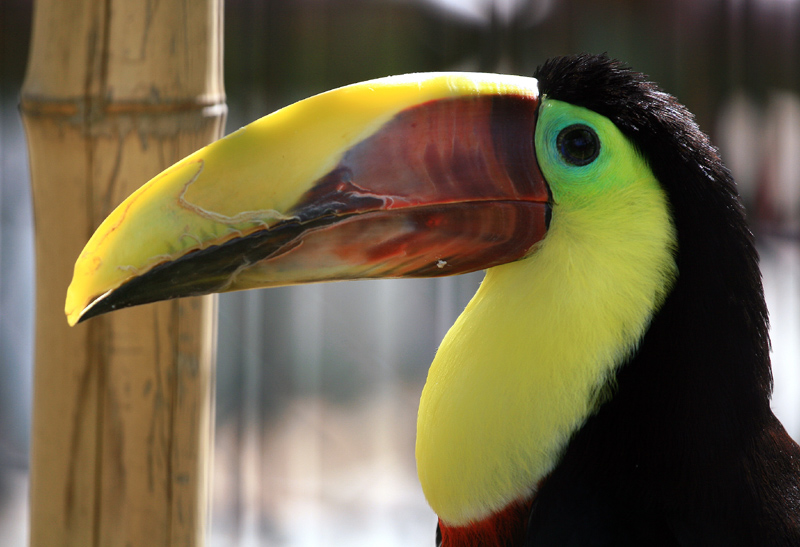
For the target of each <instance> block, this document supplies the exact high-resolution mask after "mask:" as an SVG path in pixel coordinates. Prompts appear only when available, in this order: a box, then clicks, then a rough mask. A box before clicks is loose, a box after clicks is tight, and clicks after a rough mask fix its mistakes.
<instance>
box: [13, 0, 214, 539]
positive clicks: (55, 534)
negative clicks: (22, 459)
mask: <svg viewBox="0 0 800 547" xmlns="http://www.w3.org/2000/svg"><path fill="white" fill-rule="evenodd" d="M221 2H222V0H196V1H192V2H185V1H179V0H162V1H161V2H130V1H129V0H69V1H64V0H37V2H36V4H35V8H34V9H35V11H34V26H33V38H32V47H31V55H30V58H29V64H28V70H27V74H26V79H25V82H24V85H23V89H22V99H21V110H22V115H23V121H24V125H25V130H26V134H27V139H28V147H29V152H30V162H31V176H32V185H33V197H34V215H35V226H36V261H37V266H36V284H37V285H36V286H37V301H36V314H37V319H36V364H35V372H34V415H33V434H32V449H31V452H32V454H31V458H32V461H31V490H30V504H31V524H30V531H31V539H30V544H31V546H33V547H44V546H47V547H59V546H76V547H77V546H79V547H96V546H114V547H116V546H119V547H123V546H124V547H137V546H144V547H161V546H164V547H166V546H198V545H203V543H204V540H203V535H204V532H205V529H206V521H207V507H208V489H209V470H210V464H211V461H210V458H211V447H212V423H213V398H212V395H213V378H214V376H213V355H214V336H215V335H214V333H215V325H214V322H215V320H216V319H215V306H216V301H215V300H213V298H203V299H187V300H184V301H173V302H167V303H162V304H157V305H151V306H143V307H140V308H133V309H130V310H123V311H121V312H117V313H114V314H111V315H109V316H104V317H100V318H97V319H92V320H89V321H87V322H86V323H84V324H81V325H78V326H77V327H75V328H72V329H71V328H69V327H68V326H67V323H66V320H65V318H64V313H63V307H64V297H65V291H66V288H67V285H68V283H69V280H70V278H71V275H72V266H73V263H74V261H75V259H76V258H77V256H78V254H79V253H80V251H81V249H82V247H83V245H84V244H85V243H86V241H87V240H88V238H89V236H90V235H91V233H92V232H93V230H94V229H95V228H96V227H97V226H98V224H99V223H100V221H101V220H102V219H103V218H104V217H105V216H106V215H107V214H108V213H109V212H110V211H111V210H112V208H113V207H114V206H115V205H116V204H117V203H119V202H120V201H121V200H122V199H123V198H125V197H126V196H127V195H128V194H129V193H130V192H132V191H133V190H134V189H135V188H137V187H138V186H140V185H141V184H142V183H144V182H145V181H147V180H148V179H149V178H151V177H152V176H153V175H155V174H157V173H158V172H159V171H161V170H162V169H164V168H166V167H167V166H168V165H170V164H171V163H173V162H175V161H177V160H178V159H180V158H181V157H183V156H185V155H187V154H188V153H190V152H192V151H194V150H196V149H197V148H200V147H201V146H203V145H204V144H206V143H208V142H210V141H212V140H214V139H215V138H217V137H219V136H220V134H221V132H222V129H223V125H224V116H225V105H224V91H223V84H222V45H221V39H222V20H221V19H222V5H221Z"/></svg>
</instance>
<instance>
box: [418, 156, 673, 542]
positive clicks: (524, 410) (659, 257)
mask: <svg viewBox="0 0 800 547" xmlns="http://www.w3.org/2000/svg"><path fill="white" fill-rule="evenodd" d="M674 246H675V235H674V229H673V227H672V224H671V220H670V215H669V210H668V204H667V199H666V197H665V195H664V192H663V190H662V189H661V187H660V186H659V185H658V183H657V181H656V180H655V179H654V178H653V176H652V174H650V172H649V170H648V169H646V167H644V166H643V167H642V169H641V172H640V173H634V174H633V176H632V179H631V180H630V181H629V183H626V184H624V185H621V187H620V188H616V189H614V190H607V191H605V192H604V193H603V194H602V195H601V196H598V197H596V198H595V199H593V202H592V204H591V206H584V205H581V204H580V203H578V204H576V205H574V206H560V205H556V206H555V207H554V210H553V221H552V224H551V226H550V229H549V232H548V235H547V237H546V238H545V239H544V240H543V241H542V242H541V243H540V244H539V247H538V248H537V249H535V250H534V251H533V252H532V253H531V254H530V255H529V256H528V257H527V258H526V259H524V260H521V261H518V262H515V263H511V264H506V265H503V266H499V267H496V268H492V269H491V270H489V271H488V272H487V274H486V278H485V280H484V281H483V283H482V285H481V287H480V289H479V290H478V292H477V294H476V295H475V296H474V298H473V299H472V301H471V302H470V303H469V305H468V306H467V308H466V310H465V311H464V313H463V314H462V315H461V317H459V319H458V320H457V322H456V323H455V325H454V326H453V327H452V328H451V329H450V332H449V333H448V334H447V336H446V337H445V339H444V341H443V342H442V345H441V347H440V349H439V351H438V353H437V355H436V358H435V360H434V362H433V364H432V366H431V369H430V372H429V375H428V381H427V384H426V385H425V389H424V390H423V393H422V400H421V404H420V410H419V418H418V425H417V449H416V456H417V468H418V473H419V478H420V481H421V483H422V487H423V490H424V492H425V495H426V497H427V499H428V502H429V503H430V505H431V507H432V508H433V509H434V511H435V512H436V513H437V514H438V515H439V517H440V518H442V520H443V521H444V522H446V523H447V524H449V525H453V526H461V525H465V524H467V523H469V522H474V521H478V520H481V519H483V518H485V517H487V516H488V515H490V514H492V513H494V512H496V511H498V510H500V509H502V508H503V507H504V506H506V505H507V504H508V503H509V502H511V501H514V500H518V499H520V498H524V497H528V496H529V495H530V494H532V491H533V489H534V488H535V485H536V484H537V482H538V481H539V480H540V479H541V478H543V477H544V476H546V475H547V473H548V472H549V471H550V470H551V469H552V468H553V467H554V465H555V464H556V462H557V460H558V458H559V455H560V452H561V451H562V449H563V448H564V447H565V445H566V443H567V441H568V439H569V436H570V435H571V434H572V433H573V432H574V431H575V430H576V429H577V428H579V427H580V426H581V424H582V423H583V422H584V420H585V419H586V418H587V417H588V415H589V414H590V413H591V412H592V411H593V410H594V408H595V407H596V405H597V397H598V390H599V389H602V388H603V387H604V386H606V381H607V379H608V377H609V375H610V374H611V373H612V372H613V371H614V368H615V367H616V366H617V365H618V364H619V363H620V362H621V361H622V360H623V359H624V358H625V356H626V355H627V354H629V352H631V351H632V350H634V349H635V346H636V344H637V343H638V341H639V340H640V339H641V337H642V335H643V333H644V332H645V330H646V329H647V326H648V324H649V322H650V320H651V318H652V315H653V313H654V311H655V310H657V309H658V307H659V306H660V304H661V303H662V302H663V299H664V298H665V296H666V293H667V292H668V290H669V288H670V287H671V284H672V282H673V280H674V277H675V275H676V271H675V264H674V258H673V256H674Z"/></svg>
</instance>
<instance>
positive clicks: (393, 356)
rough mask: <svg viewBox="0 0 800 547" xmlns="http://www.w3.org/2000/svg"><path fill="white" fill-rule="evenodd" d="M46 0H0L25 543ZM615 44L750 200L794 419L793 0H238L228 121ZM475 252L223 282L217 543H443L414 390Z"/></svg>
mask: <svg viewBox="0 0 800 547" xmlns="http://www.w3.org/2000/svg"><path fill="white" fill-rule="evenodd" d="M31 9H32V5H31V0H0V538H3V540H2V543H3V545H8V546H10V547H16V546H21V545H24V544H25V538H26V533H27V531H26V526H27V524H26V502H27V490H26V488H27V486H26V480H27V467H28V446H29V431H28V430H29V427H30V407H31V398H32V395H31V366H32V359H33V351H34V340H33V337H32V331H33V316H32V315H33V298H34V292H33V291H34V287H33V235H32V231H33V219H32V214H31V204H30V190H29V178H28V164H27V156H26V148H25V140H24V135H23V132H22V126H21V123H20V118H19V114H18V111H17V103H18V95H19V89H20V86H21V84H22V78H23V75H24V70H25V62H26V59H27V50H28V45H29V41H30V24H31ZM581 51H588V52H604V51H605V52H608V53H609V54H610V55H611V56H613V57H617V58H620V59H622V60H624V61H626V62H628V63H629V64H631V65H632V66H634V67H635V68H636V69H638V70H641V71H643V72H645V73H647V74H649V75H650V76H651V77H652V78H653V79H654V80H655V81H658V82H659V83H660V84H661V85H662V86H663V87H664V88H665V89H666V90H667V91H669V92H670V93H673V94H675V95H677V96H678V98H679V99H680V100H681V102H683V103H685V104H686V105H687V106H688V107H689V109H690V110H691V111H692V112H694V113H695V114H696V116H697V119H698V121H699V123H700V126H701V127H702V128H703V129H704V130H705V131H706V132H708V133H709V134H710V135H711V137H712V140H713V141H714V142H715V143H716V144H717V145H718V146H719V147H720V148H721V151H722V155H723V158H724V159H725V160H726V163H727V164H728V166H729V167H730V168H731V169H732V171H733V173H734V175H735V177H736V179H737V181H738V183H739V187H740V191H741V193H742V195H743V197H744V200H745V202H746V206H747V209H748V212H749V216H750V219H751V223H752V226H753V229H754V230H755V232H756V235H757V240H758V244H759V250H760V253H761V257H762V269H763V274H764V281H765V287H766V291H767V300H768V305H769V307H770V312H771V317H772V342H773V366H774V373H775V396H774V401H773V408H774V409H775V412H776V413H777V414H778V416H779V418H780V419H781V420H782V421H783V423H784V424H785V426H786V427H787V429H788V430H789V432H790V433H791V434H792V435H793V436H794V437H795V438H796V439H797V438H800V361H799V360H798V357H799V356H800V347H798V346H799V342H798V334H800V325H798V322H799V321H800V295H799V293H800V245H799V243H800V240H799V239H798V238H799V236H800V1H798V0H658V1H655V0H654V1H644V0H494V1H493V0H283V1H275V0H272V1H258V0H227V1H226V3H225V84H226V90H227V94H228V105H229V117H228V132H230V131H232V130H235V129H237V128H238V127H240V126H242V125H244V124H246V123H248V122H249V121H252V120H254V119H256V118H258V117H261V116H263V115H265V114H267V113H269V112H271V111H273V110H275V109H277V108H279V107H282V106H284V105H286V104H289V103H291V102H294V101H296V100H298V99H301V98H303V97H306V96H308V95H311V94H314V93H318V92H321V91H324V90H327V89H330V88H333V87H337V86H341V85H344V84H348V83H352V82H356V81H360V80H365V79H369V78H375V77H380V76H386V75H389V74H397V73H404V72H419V71H432V70H467V71H490V72H507V73H515V74H523V75H530V74H531V73H532V72H533V70H534V69H535V67H536V66H537V65H538V64H540V63H541V62H543V61H544V60H545V59H547V58H548V57H550V56H553V55H558V54H565V53H574V52H581ZM480 279H481V274H479V273H478V274H471V275H467V276H462V277H458V278H450V279H440V280H404V281H379V282H367V281H362V282H352V283H341V284H332V285H318V286H307V287H300V288H286V289H271V290H268V291H258V292H247V293H237V294H230V295H224V296H223V297H222V298H221V302H220V320H219V325H220V332H219V356H218V373H217V374H218V376H217V381H218V385H217V415H216V451H215V476H214V496H213V501H212V511H213V517H212V524H211V541H210V544H211V545H212V546H223V545H224V546H228V545H230V546H250V545H275V546H284V545H286V546H301V545H302V546H306V545H307V546H320V545H336V546H341V545H348V546H350V545H352V546H360V545H371V546H374V545H381V546H384V545H385V546H393V545H397V546H407V545H432V544H433V534H434V529H435V522H436V520H435V517H434V515H433V513H432V512H431V511H430V510H429V509H428V508H427V505H426V504H425V501H424V498H423V497H422V494H421V491H420V488H419V486H418V483H417V479H416V471H415V465H414V433H415V421H416V409H417V402H418V398H419V393H420V391H421V389H422V385H423V383H424V380H425V375H426V372H427V367H428V364H429V363H430V361H431V359H432V357H433V354H434V352H435V349H436V346H437V344H438V342H439V340H440V339H441V337H442V336H443V335H444V333H445V331H446V330H447V328H448V327H449V326H450V324H451V323H452V321H453V320H454V319H455V317H456V316H457V315H458V313H459V312H460V311H461V309H463V307H464V305H465V304H466V302H467V301H468V300H469V298H470V296H471V295H472V293H473V292H474V290H475V288H476V287H477V285H478V283H479V282H480Z"/></svg>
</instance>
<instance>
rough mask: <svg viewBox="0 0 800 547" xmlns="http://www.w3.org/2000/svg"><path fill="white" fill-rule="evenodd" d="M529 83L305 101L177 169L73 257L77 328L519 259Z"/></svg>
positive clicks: (365, 86) (399, 84)
mask: <svg viewBox="0 0 800 547" xmlns="http://www.w3.org/2000/svg"><path fill="white" fill-rule="evenodd" d="M537 105H538V92H537V89H536V80H533V79H531V78H522V77H516V76H498V75H493V74H462V73H440V74H414V75H408V76H399V77H392V78H384V79H380V80H373V81H370V82H365V83H361V84H355V85H352V86H347V87H344V88H340V89H337V90H334V91H330V92H328V93H323V94H321V95H317V96H315V97H311V98H310V99H306V100H304V101H301V102H299V103H296V104H294V105H292V106H289V107H287V108H284V109H282V110H279V111H277V112H275V113H274V114H271V115H269V116H266V117H265V118H262V119H260V120H258V121H256V122H254V123H252V124H250V125H248V126H246V127H244V128H242V129H240V130H239V131H237V132H235V133H233V134H231V135H229V136H228V137H226V138H224V139H222V140H219V141H217V142H215V143H214V144H211V145H210V146H207V147H206V148H203V149H202V150H200V151H198V152H196V153H194V154H192V155H191V156H189V157H187V158H186V159H184V160H182V161H180V162H179V163H177V164H175V165H173V166H172V167H170V168H169V169H167V170H166V171H164V172H163V173H161V174H160V175H158V176H157V177H155V178H154V179H152V180H151V181H150V182H148V183H147V184H145V185H144V186H142V187H141V188H140V189H139V190H137V191H136V192H135V193H134V194H132V195H131V196H130V197H129V198H128V199H127V200H125V201H124V202H123V203H122V204H121V205H120V206H119V207H118V208H117V209H116V210H115V211H114V212H113V213H111V215H110V216H109V217H108V218H107V219H106V220H105V221H104V222H103V223H102V224H101V225H100V227H99V228H98V229H97V232H95V234H94V235H93V236H92V238H91V239H90V241H89V243H88V244H87V245H86V248H85V249H84V250H83V252H82V253H81V255H80V257H79V258H78V261H77V263H76V264H75V273H74V277H73V279H72V284H71V285H70V287H69V290H68V292H67V302H66V310H65V311H66V314H67V318H68V320H69V323H70V324H71V325H74V324H75V323H77V322H78V321H82V320H84V319H87V318H89V317H93V316H95V315H99V314H101V313H105V312H108V311H111V310H114V309H117V308H122V307H126V306H134V305H137V304H144V303H147V302H154V301H157V300H164V299H168V298H176V297H180V296H189V295H198V294H207V293H212V292H223V291H233V290H240V289H249V288H254V287H269V286H278V285H290V284H296V283H307V282H314V281H333V280H342V279H355V278H374V277H432V276H442V275H452V274H457V273H464V272H469V271H474V270H479V269H483V268H487V267H491V266H496V265H499V264H502V263H506V262H511V261H513V260H517V259H519V258H521V257H523V256H525V255H526V253H528V251H529V250H530V249H531V248H532V247H533V246H534V244H535V243H536V242H537V241H539V240H541V238H542V237H543V236H544V234H545V231H546V224H547V216H548V211H549V209H548V205H547V201H548V190H547V186H546V184H545V182H544V180H543V178H542V175H541V173H540V171H539V168H538V166H537V163H536V156H535V153H534V149H533V140H534V139H533V137H534V127H535V121H536V111H537Z"/></svg>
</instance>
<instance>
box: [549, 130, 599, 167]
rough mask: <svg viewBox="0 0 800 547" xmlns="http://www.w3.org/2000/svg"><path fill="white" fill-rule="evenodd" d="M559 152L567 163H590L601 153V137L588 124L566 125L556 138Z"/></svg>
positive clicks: (577, 164)
mask: <svg viewBox="0 0 800 547" xmlns="http://www.w3.org/2000/svg"><path fill="white" fill-rule="evenodd" d="M556 146H557V147H558V153H559V154H561V157H562V158H564V160H565V161H566V162H567V163H570V164H572V165H576V166H578V167H580V166H582V165H588V164H590V163H592V162H593V161H594V160H595V158H597V156H598V155H599V154H600V139H599V138H598V136H597V133H595V132H594V129H592V128H591V127H589V126H588V125H583V124H575V125H570V126H568V127H565V128H564V129H562V130H561V133H559V134H558V138H557V139H556Z"/></svg>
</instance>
